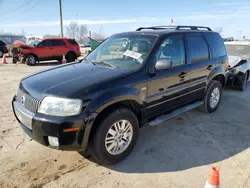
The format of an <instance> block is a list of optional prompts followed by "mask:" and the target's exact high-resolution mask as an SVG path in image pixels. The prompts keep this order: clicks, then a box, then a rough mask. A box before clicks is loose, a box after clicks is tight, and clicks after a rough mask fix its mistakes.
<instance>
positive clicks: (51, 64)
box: [35, 61, 62, 66]
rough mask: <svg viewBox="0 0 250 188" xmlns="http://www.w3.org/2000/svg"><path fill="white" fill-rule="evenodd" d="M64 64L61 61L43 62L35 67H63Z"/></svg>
mask: <svg viewBox="0 0 250 188" xmlns="http://www.w3.org/2000/svg"><path fill="white" fill-rule="evenodd" d="M61 64H62V63H61V62H59V61H44V62H43V61H42V62H39V63H36V65H35V66H57V65H61Z"/></svg>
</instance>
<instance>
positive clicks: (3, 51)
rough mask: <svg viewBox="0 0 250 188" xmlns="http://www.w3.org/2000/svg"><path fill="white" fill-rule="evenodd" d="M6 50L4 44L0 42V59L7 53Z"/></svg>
mask: <svg viewBox="0 0 250 188" xmlns="http://www.w3.org/2000/svg"><path fill="white" fill-rule="evenodd" d="M8 52H9V51H8V48H7V46H6V44H5V43H4V42H3V41H1V40H0V57H3V55H4V54H6V53H8Z"/></svg>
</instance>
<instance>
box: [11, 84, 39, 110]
mask: <svg viewBox="0 0 250 188" xmlns="http://www.w3.org/2000/svg"><path fill="white" fill-rule="evenodd" d="M16 100H17V101H18V102H19V103H20V104H22V105H23V107H24V108H25V109H27V110H28V111H30V112H32V113H36V111H37V110H38V107H39V104H40V100H39V99H36V98H34V97H32V96H30V95H29V94H27V93H25V92H24V91H22V90H21V89H20V88H19V89H18V90H17V97H16Z"/></svg>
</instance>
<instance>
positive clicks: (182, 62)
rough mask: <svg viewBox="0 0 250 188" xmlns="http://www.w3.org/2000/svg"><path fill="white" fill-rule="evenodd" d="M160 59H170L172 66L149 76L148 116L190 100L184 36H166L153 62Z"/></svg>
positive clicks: (188, 69) (188, 71) (188, 68)
mask: <svg viewBox="0 0 250 188" xmlns="http://www.w3.org/2000/svg"><path fill="white" fill-rule="evenodd" d="M160 59H167V60H170V61H172V67H171V68H170V69H168V70H158V71H156V73H155V75H154V76H152V77H150V78H149V81H148V94H147V100H146V101H147V116H148V117H151V116H154V115H157V114H161V113H163V112H165V111H169V110H171V109H174V108H176V107H179V106H182V105H184V104H185V103H187V102H188V101H189V100H190V98H189V80H190V66H189V64H188V63H187V61H186V54H185V43H184V37H183V36H182V35H174V36H168V37H166V38H165V39H164V40H163V41H162V44H161V45H160V47H159V49H158V52H157V53H156V57H155V58H154V60H153V61H154V62H153V63H154V64H155V63H156V62H157V61H158V60H160Z"/></svg>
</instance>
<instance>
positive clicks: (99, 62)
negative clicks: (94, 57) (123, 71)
mask: <svg viewBox="0 0 250 188" xmlns="http://www.w3.org/2000/svg"><path fill="white" fill-rule="evenodd" d="M90 62H91V63H92V64H94V65H104V66H108V67H112V68H117V67H116V66H114V65H112V64H110V63H108V62H106V61H90Z"/></svg>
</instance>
